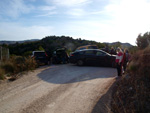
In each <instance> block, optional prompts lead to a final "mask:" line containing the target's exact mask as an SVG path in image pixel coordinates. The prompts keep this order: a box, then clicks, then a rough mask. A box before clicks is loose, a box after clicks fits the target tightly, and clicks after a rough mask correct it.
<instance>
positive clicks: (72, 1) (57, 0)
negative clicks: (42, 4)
mask: <svg viewBox="0 0 150 113" xmlns="http://www.w3.org/2000/svg"><path fill="white" fill-rule="evenodd" d="M45 1H46V2H47V3H53V4H55V5H57V6H69V7H72V6H76V5H84V4H88V3H91V0H45Z"/></svg>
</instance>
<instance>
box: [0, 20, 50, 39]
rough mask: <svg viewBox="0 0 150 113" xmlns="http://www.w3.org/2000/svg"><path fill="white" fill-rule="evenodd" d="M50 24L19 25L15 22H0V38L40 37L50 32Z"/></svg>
mask: <svg viewBox="0 0 150 113" xmlns="http://www.w3.org/2000/svg"><path fill="white" fill-rule="evenodd" d="M52 31H53V27H51V26H30V27H26V26H21V25H19V24H17V23H0V40H6V39H7V40H8V39H9V40H25V39H41V38H43V37H45V36H49V35H51V34H52Z"/></svg>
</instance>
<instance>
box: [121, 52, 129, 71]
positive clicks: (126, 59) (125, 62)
mask: <svg viewBox="0 0 150 113" xmlns="http://www.w3.org/2000/svg"><path fill="white" fill-rule="evenodd" d="M128 61H129V52H128V50H127V49H125V50H124V53H123V58H122V65H123V70H124V72H125V71H126V66H127V63H128Z"/></svg>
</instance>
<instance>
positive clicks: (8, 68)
mask: <svg viewBox="0 0 150 113" xmlns="http://www.w3.org/2000/svg"><path fill="white" fill-rule="evenodd" d="M1 68H2V69H3V70H4V71H5V72H6V73H14V72H15V68H14V65H13V63H12V62H5V63H3V64H2V65H1Z"/></svg>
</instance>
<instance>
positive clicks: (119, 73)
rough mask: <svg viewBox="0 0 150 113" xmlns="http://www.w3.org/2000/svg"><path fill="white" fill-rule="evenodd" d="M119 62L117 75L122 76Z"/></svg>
mask: <svg viewBox="0 0 150 113" xmlns="http://www.w3.org/2000/svg"><path fill="white" fill-rule="evenodd" d="M121 67H122V66H121V64H120V65H119V64H117V72H118V76H122V68H121Z"/></svg>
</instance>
